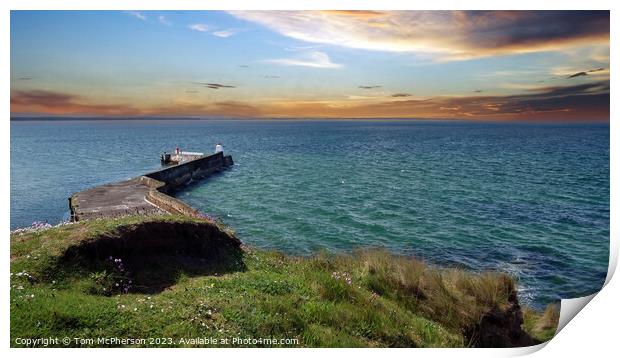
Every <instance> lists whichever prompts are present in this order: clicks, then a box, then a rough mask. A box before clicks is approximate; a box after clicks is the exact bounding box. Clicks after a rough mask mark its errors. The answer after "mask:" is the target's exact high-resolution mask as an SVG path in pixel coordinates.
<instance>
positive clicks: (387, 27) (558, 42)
mask: <svg viewBox="0 0 620 358" xmlns="http://www.w3.org/2000/svg"><path fill="white" fill-rule="evenodd" d="M230 13H231V14H233V15H234V16H236V17H238V18H241V19H244V20H248V21H252V22H255V23H258V24H261V25H264V26H266V27H268V28H270V29H272V30H274V31H276V32H278V33H280V34H282V35H284V36H288V37H291V38H294V39H297V40H302V41H305V42H310V43H316V44H329V45H335V46H343V47H348V48H357V49H365V50H373V51H389V52H413V53H421V54H428V55H430V56H431V57H432V58H435V59H438V60H463V59H471V58H479V57H486V56H495V55H506V54H521V53H530V52H540V51H562V50H566V49H569V48H574V47H575V46H583V45H588V46H590V45H602V46H608V44H609V11H336V12H334V11H327V12H326V11H231V12H230Z"/></svg>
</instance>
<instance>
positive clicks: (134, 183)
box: [69, 152, 233, 221]
mask: <svg viewBox="0 0 620 358" xmlns="http://www.w3.org/2000/svg"><path fill="white" fill-rule="evenodd" d="M231 165H233V160H232V157H231V156H224V153H221V152H220V153H216V154H213V155H209V156H204V157H201V158H197V159H194V160H191V161H187V162H183V163H181V164H178V165H174V166H170V167H166V168H164V169H161V170H158V171H155V172H152V173H148V174H145V175H142V176H139V177H136V178H133V179H130V180H125V181H121V182H117V183H111V184H105V185H101V186H97V187H94V188H91V189H87V190H84V191H80V192H78V193H75V194H73V195H72V196H71V197H70V198H69V208H70V210H71V220H73V221H79V220H85V219H95V218H111V217H119V216H125V215H150V214H162V213H170V214H182V215H190V216H194V215H197V214H198V211H197V210H195V209H193V208H192V207H190V206H189V205H187V204H185V203H184V202H182V201H180V200H178V199H176V198H173V197H171V196H168V195H167V194H168V193H171V192H173V191H174V190H176V189H177V188H178V187H180V186H182V185H185V184H186V183H188V182H189V181H191V180H196V179H201V178H205V177H207V176H209V175H211V174H213V173H215V172H218V171H221V170H223V169H224V168H226V167H229V166H231Z"/></svg>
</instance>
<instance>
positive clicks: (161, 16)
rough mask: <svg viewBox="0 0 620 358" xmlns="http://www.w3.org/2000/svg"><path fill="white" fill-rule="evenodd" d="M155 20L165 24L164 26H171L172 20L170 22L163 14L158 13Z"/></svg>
mask: <svg viewBox="0 0 620 358" xmlns="http://www.w3.org/2000/svg"><path fill="white" fill-rule="evenodd" d="M157 20H158V21H159V23H160V24H162V25H166V26H172V22H170V21H169V20H168V19H166V17H165V16H164V15H159V16H158V17H157Z"/></svg>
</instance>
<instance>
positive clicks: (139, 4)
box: [0, 0, 620, 357]
mask: <svg viewBox="0 0 620 358" xmlns="http://www.w3.org/2000/svg"><path fill="white" fill-rule="evenodd" d="M618 3H620V2H618V1H615V2H614V1H602V0H588V1H587V2H583V1H574V0H565V1H562V2H550V1H540V0H520V1H514V0H507V1H496V0H472V1H467V2H465V1H458V0H451V1H449V0H434V1H432V2H419V3H414V2H412V1H406V0H380V1H379V0H377V1H362V0H339V1H334V0H312V1H310V0H307V1H293V0H288V1H285V0H282V1H278V0H261V1H256V0H254V1H252V0H227V1H217V0H213V1H206V0H202V1H198V0H177V1H170V0H150V1H147V0H142V1H140V0H125V1H123V2H120V1H109V0H108V1H105V0H90V1H84V0H64V1H59V0H57V1H49V0H47V1H45V0H20V1H17V0H5V1H2V2H1V3H0V7H1V8H2V10H3V11H2V13H1V14H0V24H2V25H1V26H2V32H3V33H2V36H1V37H0V45H1V46H2V49H4V51H3V52H2V53H3V55H2V56H0V61H1V62H2V67H3V68H4V71H2V74H1V76H2V77H1V80H2V84H3V85H2V87H1V88H2V89H1V91H2V96H3V98H4V101H3V102H2V109H3V113H5V119H4V120H3V121H2V123H1V124H0V125H1V126H2V127H1V128H2V130H1V133H2V134H1V135H2V141H1V143H2V149H4V151H3V153H4V158H5V160H4V168H3V175H2V176H0V180H2V204H1V205H2V208H3V210H2V212H3V216H2V218H1V219H0V220H1V221H0V223H1V224H0V225H1V226H0V228H1V229H2V230H3V232H5V233H8V232H9V215H8V213H9V210H10V182H9V175H10V166H9V162H8V160H7V158H8V157H9V152H10V135H9V133H10V132H9V131H10V125H9V116H10V114H9V113H10V80H9V79H10V57H9V56H8V54H9V51H10V44H9V41H10V32H9V31H10V13H9V10H11V9H14V10H27V9H31V10H35V9H38V10H54V9H55V10H60V9H82V10H165V9H177V10H189V9H197V10H198V9H202V10H204V9H213V10H227V9H251V10H270V9H271V10H278V9H279V10H285V9H412V10H413V9H418V10H439V9H453V10H454V9H463V10H471V9H521V10H551V9H571V10H582V9H599V10H607V9H611V10H612V11H611V34H610V35H611V39H612V41H611V59H612V61H614V60H615V59H616V54H617V51H616V50H617V46H615V45H614V43H613V40H614V39H616V38H617V34H618V31H617V29H618V25H617V24H618V16H616V11H617V10H618V8H619V6H618V5H617V4H618ZM610 67H614V68H615V65H612V64H610ZM614 73H615V72H611V82H612V83H617V81H615V79H616V78H617V76H615V75H614ZM612 87H613V85H612ZM612 94H613V91H612ZM612 98H613V97H612ZM616 113H618V105H617V104H616V103H614V101H613V100H612V101H611V117H614V115H615V114H616ZM610 136H611V138H615V137H617V136H618V125H617V124H616V123H615V122H614V121H613V120H611V121H610ZM610 143H611V148H610V158H611V159H612V163H611V164H612V165H611V172H610V174H611V180H610V185H611V188H610V189H611V191H610V193H611V197H610V209H611V213H615V210H614V209H615V208H617V207H618V199H617V197H618V195H617V190H614V189H615V188H617V185H616V184H617V183H618V175H617V174H618V173H617V170H616V168H615V166H614V165H613V158H616V157H617V153H618V144H617V143H616V144H614V141H613V140H610ZM617 221H618V219H615V218H614V216H613V214H612V215H611V225H610V229H611V235H610V240H611V243H610V256H611V257H610V268H609V273H608V276H607V282H608V284H607V285H606V286H605V288H604V289H603V290H602V291H601V293H600V294H598V295H596V296H595V297H593V298H592V302H591V303H590V304H589V305H588V306H587V308H586V309H584V310H583V311H582V312H581V313H580V314H579V315H577V317H576V318H575V319H574V320H573V322H571V323H570V324H568V325H567V326H566V327H565V328H564V329H563V330H562V331H561V332H560V333H559V334H558V336H556V337H555V338H554V339H552V340H551V341H550V342H549V343H548V344H547V345H546V348H545V349H542V350H541V351H540V352H539V353H538V355H539V356H542V357H549V356H560V355H562V356H564V355H567V356H573V355H581V356H586V355H587V356H595V355H598V354H603V353H608V352H613V351H616V350H617V345H616V344H615V343H616V340H617V333H616V332H617V328H616V327H617V326H618V324H617V322H616V320H617V319H618V317H620V315H618V305H617V303H618V302H620V285H619V284H618V279H616V280H615V281H611V282H610V279H611V277H612V275H613V272H614V271H615V268H616V265H617V256H618V239H619V237H618V232H617V229H616V227H617ZM5 245H6V246H5V247H6V251H5V254H4V256H3V257H4V260H6V261H5V262H4V265H3V275H2V277H1V280H2V281H1V283H0V285H2V286H1V287H2V288H3V289H2V291H0V292H2V299H3V302H4V303H5V307H6V308H5V312H3V313H4V319H3V320H2V326H1V328H2V331H1V334H2V342H3V344H4V347H5V349H8V346H9V339H10V338H9V337H10V326H9V310H8V308H9V307H8V297H9V272H8V271H9V264H8V262H7V261H8V259H9V255H8V252H9V241H8V240H6V242H5ZM588 301H589V300H588ZM579 306H582V304H577V305H576V306H575V307H577V308H578V307H579ZM566 307H568V306H567V305H564V306H563V311H564V310H565V308H566ZM541 346H544V345H541ZM541 346H537V347H530V348H520V349H432V350H429V349H415V350H391V351H390V352H389V353H388V354H391V355H400V356H405V355H406V356H411V355H412V354H414V355H424V356H439V357H443V356H452V355H459V356H464V357H480V356H514V355H523V354H528V353H532V352H534V351H537V350H539V349H540V348H541ZM178 352H183V354H187V355H191V356H201V357H202V356H204V355H205V354H217V355H229V354H232V355H237V354H239V355H241V354H243V355H247V354H251V355H253V356H254V355H261V356H262V355H264V356H270V357H272V356H274V357H289V356H290V355H301V356H310V355H313V356H314V355H316V354H317V353H318V354H326V353H327V354H330V355H331V354H339V355H340V354H352V355H353V354H354V355H361V356H370V355H371V354H372V355H375V354H385V353H386V352H385V351H382V352H378V351H371V350H355V351H352V350H351V349H346V350H337V351H335V350H320V351H317V350H316V349H296V350H290V349H276V350H265V349H263V350H260V349H253V350H248V349H234V348H232V349H218V350H209V351H204V350H202V349H185V350H175V351H174V352H171V351H169V350H158V349H141V350H129V349H120V350H115V351H113V352H112V351H110V350H97V349H90V350H88V351H84V350H82V349H74V350H62V351H60V350H47V351H46V352H45V353H44V354H52V355H54V354H62V355H63V356H66V355H70V356H73V355H80V356H81V355H84V354H88V355H95V356H100V355H101V356H103V355H106V356H107V355H109V354H112V353H113V354H115V355H116V354H122V355H126V354H127V355H129V354H136V353H137V354H148V355H155V356H158V355H161V356H163V355H169V354H171V353H178ZM11 353H12V354H15V355H16V356H22V355H29V354H32V353H33V352H32V351H31V350H27V349H26V350H19V349H13V350H11ZM37 353H39V352H37ZM606 355H608V354H605V356H606Z"/></svg>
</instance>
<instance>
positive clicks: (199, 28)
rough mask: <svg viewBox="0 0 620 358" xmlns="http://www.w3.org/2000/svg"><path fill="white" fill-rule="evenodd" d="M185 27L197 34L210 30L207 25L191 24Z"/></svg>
mask: <svg viewBox="0 0 620 358" xmlns="http://www.w3.org/2000/svg"><path fill="white" fill-rule="evenodd" d="M187 27H188V28H190V29H192V30H194V31H198V32H208V31H209V30H210V29H211V27H210V26H209V25H207V24H191V25H188V26H187Z"/></svg>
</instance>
